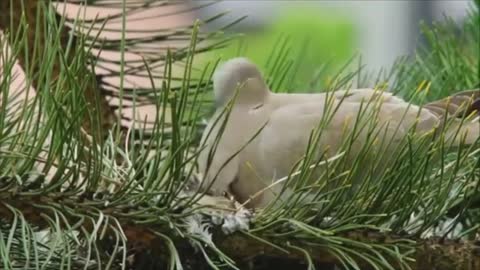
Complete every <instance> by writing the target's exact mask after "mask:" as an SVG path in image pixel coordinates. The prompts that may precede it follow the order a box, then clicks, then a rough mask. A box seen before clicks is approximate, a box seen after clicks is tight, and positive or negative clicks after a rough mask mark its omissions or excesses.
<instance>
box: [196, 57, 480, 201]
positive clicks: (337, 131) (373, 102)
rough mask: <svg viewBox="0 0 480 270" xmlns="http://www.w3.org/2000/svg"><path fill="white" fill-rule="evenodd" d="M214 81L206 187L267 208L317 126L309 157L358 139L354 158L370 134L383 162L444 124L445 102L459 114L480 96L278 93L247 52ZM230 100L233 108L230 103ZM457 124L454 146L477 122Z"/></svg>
mask: <svg viewBox="0 0 480 270" xmlns="http://www.w3.org/2000/svg"><path fill="white" fill-rule="evenodd" d="M213 83H214V86H213V87H214V94H215V100H216V103H217V111H216V113H215V114H214V116H213V117H212V119H210V121H209V123H208V125H207V127H206V129H205V131H204V134H203V137H202V140H201V147H202V150H201V152H200V155H199V157H198V165H199V169H200V173H201V174H202V175H203V180H202V188H203V189H204V190H206V191H207V193H209V194H211V195H213V196H222V195H224V194H225V193H228V194H231V195H233V196H234V198H235V199H236V200H237V201H239V202H241V203H242V202H246V201H247V202H248V206H249V207H262V206H265V205H266V204H268V203H269V202H270V201H272V200H273V198H274V196H276V193H278V191H279V190H280V188H281V185H272V182H275V181H277V180H278V179H281V178H284V177H286V176H288V175H289V174H290V173H291V172H292V169H294V167H295V165H296V164H297V163H298V162H299V161H300V160H302V158H304V157H305V152H306V150H307V147H308V145H309V141H310V140H311V135H312V132H313V131H314V130H321V131H320V132H321V134H320V135H319V139H318V140H317V141H316V143H315V146H316V147H315V153H314V157H315V158H314V159H313V161H312V163H315V162H318V160H319V159H320V158H321V157H324V158H325V157H326V158H328V157H332V156H334V155H336V154H337V153H338V152H339V151H340V150H341V148H342V145H343V144H344V141H345V140H346V139H348V138H351V139H352V138H353V139H352V144H351V145H352V147H351V149H350V150H349V151H348V155H349V156H348V157H347V158H350V159H351V160H353V159H354V158H355V157H356V156H357V155H358V154H359V153H360V152H361V151H363V150H362V146H363V145H365V144H366V143H367V141H371V140H372V139H373V140H377V147H376V148H375V149H374V150H372V151H375V155H376V156H374V157H376V158H377V159H378V158H379V157H380V156H379V155H380V154H381V155H383V156H382V160H383V161H385V164H386V163H387V162H386V161H387V160H388V158H389V157H388V155H389V154H390V155H392V154H393V150H394V149H395V147H398V145H399V144H400V143H401V142H402V141H403V140H404V138H405V136H406V135H407V134H408V133H409V132H414V133H415V134H419V135H424V134H433V133H434V131H435V130H438V128H439V127H440V126H441V125H442V123H444V116H446V114H445V113H448V112H449V111H448V110H447V111H445V108H446V107H448V108H449V109H451V110H452V108H453V111H455V112H458V111H460V108H458V105H459V103H460V101H461V102H463V103H464V104H467V103H468V102H470V104H471V102H472V100H473V98H477V97H478V91H470V92H465V93H466V94H463V95H458V96H455V97H454V98H453V99H452V102H448V101H447V100H442V101H439V102H434V103H431V104H428V105H426V106H424V107H423V108H421V107H418V106H416V105H413V104H410V103H408V102H406V101H405V100H403V99H401V98H398V97H395V96H393V95H392V94H391V93H389V92H383V91H378V90H374V89H356V90H342V91H335V92H329V93H318V94H286V93H273V92H271V91H270V89H269V88H268V86H267V84H266V83H265V80H264V79H263V77H262V74H261V73H260V71H259V70H258V68H257V67H256V66H255V65H254V64H253V63H251V62H250V61H249V60H247V59H245V58H234V59H231V60H229V61H227V62H226V63H225V64H223V66H221V67H220V68H218V69H217V71H216V72H215V74H214V78H213ZM230 101H232V102H230ZM229 104H230V105H231V109H230V111H228V110H227V109H226V108H227V107H229V106H228V105H229ZM449 104H452V106H453V107H452V106H450V107H449V106H447V105H449ZM462 106H465V105H462ZM226 111H228V112H226ZM359 116H362V117H359ZM364 119H365V120H364ZM225 120H226V121H225ZM460 122H461V121H460V120H455V121H454V122H453V124H452V125H450V126H449V127H448V129H447V132H446V133H445V134H446V137H450V138H452V140H455V141H452V142H453V143H456V144H459V143H461V142H465V143H467V144H468V143H473V142H475V141H476V139H477V138H478V137H479V132H480V131H479V125H478V123H474V122H470V123H468V124H465V125H460ZM223 123H225V125H223ZM372 123H374V125H373V126H372ZM319 125H321V126H322V127H321V128H318V127H319ZM359 126H361V127H362V128H359ZM460 127H461V128H460ZM459 128H460V129H459ZM372 134H374V135H373V137H372ZM456 134H458V135H457V136H455V135H456ZM349 136H350V137H349ZM352 136H353V137H352ZM378 141H381V142H383V141H386V142H389V143H383V144H382V143H380V144H379V143H378ZM378 145H381V146H378ZM366 162H368V160H367V161H366ZM318 170H321V169H320V168H319V169H318Z"/></svg>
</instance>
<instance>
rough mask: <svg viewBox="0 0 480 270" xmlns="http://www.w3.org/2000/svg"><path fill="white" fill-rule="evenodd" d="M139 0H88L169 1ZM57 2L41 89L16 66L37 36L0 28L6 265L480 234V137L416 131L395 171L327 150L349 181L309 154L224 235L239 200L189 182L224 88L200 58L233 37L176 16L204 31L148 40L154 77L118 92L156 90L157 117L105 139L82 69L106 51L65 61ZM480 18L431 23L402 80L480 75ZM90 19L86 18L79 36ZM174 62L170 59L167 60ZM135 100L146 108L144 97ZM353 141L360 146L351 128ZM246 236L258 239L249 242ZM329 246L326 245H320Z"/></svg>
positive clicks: (445, 88) (389, 245) (1, 228)
mask: <svg viewBox="0 0 480 270" xmlns="http://www.w3.org/2000/svg"><path fill="white" fill-rule="evenodd" d="M127 3H128V4H126V3H123V4H122V1H116V0H108V1H107V0H105V1H98V2H96V3H90V4H96V5H115V6H116V7H122V8H123V9H125V10H127V8H133V9H132V10H133V11H132V10H130V9H128V10H129V12H134V11H135V8H139V9H145V8H149V7H150V6H149V5H162V3H163V2H155V1H152V2H150V1H148V2H142V1H132V2H127ZM141 4H142V5H141ZM44 12H46V14H47V15H48V16H45V20H46V29H47V30H46V31H45V37H44V38H45V40H46V44H47V45H48V46H45V50H44V52H43V55H42V56H41V57H42V60H43V63H44V64H43V65H41V67H40V70H39V71H38V72H37V73H36V74H30V73H28V72H27V76H28V77H32V76H38V77H39V78H40V79H39V80H38V82H39V83H38V84H37V85H36V88H37V89H38V90H39V91H37V92H36V94H35V95H34V96H32V97H31V98H30V99H21V97H20V96H17V95H13V94H12V93H13V89H12V88H11V87H10V85H11V82H12V80H13V79H14V78H15V76H16V75H15V74H14V73H13V72H11V69H12V66H13V64H14V63H15V61H16V55H17V54H18V53H19V51H21V50H23V49H24V48H25V46H26V43H27V42H32V41H31V40H26V39H24V38H22V36H21V35H19V34H18V33H8V34H7V38H3V39H1V42H0V44H2V45H4V44H5V42H6V41H7V40H8V41H9V42H10V46H11V53H9V54H8V55H7V54H3V55H2V58H1V60H0V62H1V63H2V65H1V67H2V76H1V81H0V90H1V93H2V94H1V98H0V100H1V108H2V110H0V163H1V164H0V202H1V204H0V258H1V260H0V264H1V267H2V268H5V269H19V268H21V269H34V268H35V269H38V268H43V269H71V268H73V269H77V268H83V269H127V268H138V269H146V267H147V266H146V264H151V267H155V266H159V267H165V268H166V267H169V269H200V266H196V264H198V263H200V262H203V263H204V264H206V265H208V267H211V268H213V269H228V268H232V269H238V268H239V267H240V266H239V263H241V260H240V259H241V258H239V256H241V255H248V254H249V251H250V250H251V251H252V252H255V251H258V250H257V249H255V248H254V247H257V246H262V245H263V246H265V247H269V248H270V249H269V250H271V251H272V253H273V252H277V253H280V254H284V256H291V255H292V254H300V256H303V259H304V261H305V262H306V265H307V266H308V269H313V268H315V265H316V262H318V261H322V259H325V260H326V258H327V255H328V256H329V259H328V260H327V261H329V262H335V263H336V264H338V265H340V266H344V267H345V268H348V269H360V267H364V266H370V267H372V268H374V269H416V268H417V267H418V264H416V263H415V262H414V259H417V260H421V259H422V258H421V257H419V256H417V255H418V254H421V253H419V252H418V246H419V243H422V241H423V240H422V239H423V238H426V237H430V236H432V235H440V236H449V237H463V238H464V239H473V238H474V237H475V231H476V230H477V227H478V224H480V220H479V218H480V215H478V214H475V213H476V212H477V210H476V209H474V208H470V206H471V203H470V202H471V199H472V198H473V197H472V196H474V195H475V194H478V191H479V184H480V182H479V173H480V171H479V169H478V162H479V155H478V151H479V148H478V143H477V144H474V145H473V146H468V147H467V146H462V147H459V148H457V149H455V151H453V152H452V151H450V152H449V151H447V150H448V149H449V146H448V145H446V144H444V143H443V142H442V140H440V139H435V140H427V139H423V140H419V141H415V140H413V139H411V140H410V138H406V143H405V145H404V148H401V149H399V152H398V155H397V156H396V159H395V160H394V162H393V165H392V167H391V170H388V171H387V172H385V173H384V174H383V175H381V177H378V176H376V177H374V175H372V174H368V173H367V175H366V177H365V181H363V182H362V184H361V185H359V186H357V187H356V189H355V190H352V189H351V185H352V179H353V175H354V174H355V172H361V170H362V169H364V168H359V167H358V166H354V167H353V168H345V166H343V165H344V164H345V163H344V160H343V159H342V155H341V154H340V155H339V158H338V159H335V160H331V163H330V164H328V166H329V168H332V169H335V171H337V172H338V171H340V174H339V175H338V178H331V179H330V180H332V181H335V180H336V181H337V183H338V185H337V186H336V188H334V189H332V188H331V186H329V185H326V184H325V183H324V182H321V181H317V182H314V183H307V182H306V179H307V177H308V171H309V170H308V168H306V167H305V166H306V165H301V166H303V167H301V166H300V167H299V168H298V169H300V176H299V177H298V178H296V179H295V181H287V182H288V186H290V187H291V188H292V189H293V190H294V192H293V193H292V194H291V195H290V197H289V199H288V200H286V201H284V202H278V203H275V204H272V205H271V206H269V207H267V208H266V209H258V212H257V213H255V216H254V217H253V218H252V224H251V226H250V228H248V229H243V230H241V231H240V232H237V233H236V234H234V235H233V236H225V235H224V234H223V233H222V232H221V231H220V226H219V225H218V223H219V222H220V224H221V225H223V226H225V224H226V220H227V219H228V218H229V217H230V216H231V215H236V213H235V211H232V212H231V213H230V212H229V210H225V211H224V212H223V211H221V209H219V208H220V206H216V207H211V206H210V207H205V206H204V205H202V204H201V199H202V198H204V197H202V196H201V195H202V194H198V193H196V192H195V189H192V188H191V185H192V183H194V182H195V178H196V171H195V166H194V165H195V161H196V158H197V155H198V151H199V150H200V149H201V148H202V146H201V145H200V146H199V145H198V136H199V133H200V132H201V131H202V130H201V127H202V125H201V122H202V119H203V117H205V115H204V113H205V107H207V106H208V105H209V102H208V100H205V96H204V95H203V93H204V92H207V91H210V90H211V89H210V88H211V87H210V84H209V83H208V82H209V81H210V77H211V75H212V70H213V69H214V67H215V66H216V62H213V63H211V64H210V65H209V66H208V67H207V68H206V69H205V70H203V71H201V72H200V76H199V77H198V78H196V79H192V78H191V76H192V70H193V69H194V67H193V63H194V59H195V57H196V54H197V53H198V52H201V51H205V50H209V49H215V48H217V47H218V46H220V45H218V44H219V43H213V45H211V44H212V43H207V44H209V45H210V46H207V47H206V48H204V49H201V47H199V41H201V40H203V38H205V40H206V39H207V38H209V37H208V35H207V36H202V35H201V34H199V33H198V26H193V27H188V28H187V29H188V31H187V30H185V29H184V30H185V31H184V32H182V31H179V32H175V31H173V33H174V34H172V37H176V36H177V34H178V33H181V34H178V35H180V36H181V37H183V38H185V36H186V35H187V34H188V35H191V36H192V38H191V40H189V44H188V46H186V48H185V49H184V50H179V51H176V52H170V51H168V52H167V54H166V55H161V56H160V55H156V54H154V53H153V54H149V55H146V57H145V58H144V59H142V61H141V65H140V67H137V68H133V70H136V71H138V69H140V70H141V71H142V72H140V73H136V74H142V76H145V77H147V78H149V79H150V82H151V85H150V88H148V87H144V88H137V87H132V88H131V89H129V88H128V87H125V85H122V84H120V86H119V87H118V90H119V96H120V98H127V97H129V98H131V99H132V100H133V101H135V100H136V99H137V98H140V97H141V96H142V95H144V96H146V97H148V101H149V102H150V103H151V104H153V105H154V106H155V110H156V112H157V116H158V117H156V118H155V120H154V121H153V123H151V124H152V125H150V126H147V125H146V124H144V123H142V122H137V121H134V123H133V124H132V125H131V126H127V127H126V128H125V129H124V130H123V131H121V132H123V135H124V136H117V135H118V134H115V133H110V135H109V136H108V138H107V139H106V142H105V143H104V144H94V143H91V141H89V138H91V137H90V136H89V135H88V134H86V133H85V132H84V131H83V129H82V126H81V123H80V122H81V121H79V119H82V117H84V116H85V114H86V110H85V108H86V106H89V105H88V104H87V102H86V101H85V98H84V96H83V92H82V91H83V90H84V88H85V87H86V85H85V84H83V83H82V80H79V78H83V77H85V76H90V75H89V74H84V73H83V72H84V71H83V70H84V69H83V68H81V67H82V66H83V65H84V64H85V63H97V61H96V60H99V59H95V58H91V57H89V56H87V55H84V54H77V55H75V56H73V58H72V59H71V60H69V61H66V59H67V58H66V57H65V54H66V53H67V52H68V49H67V50H63V49H62V48H61V46H60V45H59V44H58V43H57V39H56V37H57V36H58V34H59V31H60V29H59V28H58V21H57V20H56V18H55V16H54V11H53V9H51V8H47V9H45V10H44ZM119 18H125V15H120V17H119ZM475 18H478V9H474V10H472V14H471V18H470V20H469V21H468V22H467V23H466V25H465V26H464V27H462V30H463V31H462V33H461V34H460V36H461V37H462V38H463V39H459V38H455V39H453V38H452V36H450V33H451V30H448V29H450V28H449V27H450V26H447V27H446V28H445V29H447V30H445V32H443V31H441V30H440V29H441V26H436V28H434V29H432V30H427V32H426V34H427V36H429V37H430V38H429V40H430V42H431V47H432V48H434V49H432V50H431V52H432V53H431V54H430V53H425V52H419V53H418V55H417V57H416V59H414V60H404V61H403V62H402V63H401V64H399V65H398V66H397V67H395V68H394V70H392V71H391V74H395V75H397V77H396V78H397V82H396V83H395V84H393V90H395V91H399V92H401V93H402V94H403V95H405V96H408V95H410V94H416V95H415V97H419V98H418V99H414V100H416V101H418V102H420V100H421V99H420V97H421V96H422V95H420V94H423V93H424V92H422V91H414V90H417V89H423V87H419V82H421V81H424V80H425V81H428V82H430V81H431V89H432V91H433V90H435V91H436V92H435V93H438V95H442V96H443V95H446V94H447V93H450V92H451V91H454V90H460V89H463V88H470V87H474V86H475V85H477V84H478V83H479V82H478V65H477V63H475V60H476V59H478V51H475V50H474V46H477V45H478V32H477V31H476V30H475V27H473V26H475V24H476V25H477V26H478V19H475ZM121 20H123V21H124V19H121ZM23 23H25V22H24V21H23ZM78 23H79V22H78ZM25 27H26V25H25ZM442 27H443V26H442ZM437 29H438V30H437ZM81 33H82V32H77V34H78V35H79V36H82V34H81ZM210 38H211V37H210ZM159 39H161V38H159ZM214 40H215V39H214ZM460 40H462V41H463V42H460ZM150 41H151V40H150V39H148V40H142V39H132V40H128V39H125V38H124V37H123V38H121V39H120V40H119V41H112V42H109V41H105V43H104V44H103V46H104V47H105V46H106V47H107V48H108V47H109V46H110V47H109V48H111V49H114V50H119V51H120V52H124V51H126V50H128V49H130V48H139V47H138V46H137V47H135V46H134V45H135V44H137V43H136V42H147V43H148V42H150ZM217 41H218V39H217ZM224 41H225V40H224ZM224 41H221V42H220V44H223V43H222V42H224ZM77 42H78V43H77V44H70V45H69V46H86V47H87V48H90V49H92V48H94V47H95V46H99V47H100V45H99V43H97V40H96V39H95V38H80V39H78V40H77ZM67 48H68V47H67ZM207 48H208V49H207ZM122 54H123V53H122ZM147 56H150V57H147ZM36 57H40V56H36ZM55 58H58V59H60V61H61V63H62V68H61V70H60V72H59V74H58V77H57V78H55V79H51V78H50V77H49V71H50V70H51V68H52V65H53V64H52V63H53V60H52V59H55ZM37 60H38V59H37ZM100 60H101V59H100ZM100 60H99V61H100ZM297 61H301V58H299V57H298V55H297V54H293V53H292V52H291V51H290V50H288V49H287V46H286V45H285V47H281V48H278V50H276V51H275V52H274V53H273V54H272V55H271V56H270V58H269V59H268V61H267V65H266V69H265V71H266V73H267V76H268V77H269V78H270V81H269V83H270V84H271V85H272V87H273V88H274V89H285V88H288V87H287V86H288V85H298V84H301V83H302V81H297V82H295V80H294V79H295V78H297V77H296V66H297V65H298V64H299V63H298V62H297ZM100 62H101V61H100ZM160 62H161V63H163V64H164V67H165V68H164V70H163V71H162V72H161V73H155V72H153V70H155V69H154V66H155V65H156V64H158V63H160ZM175 63H177V64H178V63H183V72H182V73H181V74H182V76H181V77H180V78H175V77H173V76H172V75H171V74H172V71H173V65H174V64H175ZM128 64H133V63H129V62H128V61H126V60H122V61H120V66H121V69H120V71H112V72H114V73H115V72H117V73H116V74H118V75H119V76H120V80H121V81H123V78H124V76H125V74H127V73H128V72H129V69H128V68H127V66H128ZM137 64H138V63H137ZM438 74H447V75H448V76H447V75H445V76H443V77H442V76H437V75H438ZM327 75H328V74H325V73H320V74H317V75H316V76H325V77H326V76H327ZM362 76H363V75H362V72H361V71H360V70H357V71H354V72H349V71H346V70H342V69H341V70H340V71H339V72H338V73H337V74H334V75H333V76H332V75H330V77H331V78H332V79H331V80H330V83H329V84H328V85H327V87H326V88H327V89H339V88H342V87H347V86H349V85H350V84H352V80H353V79H354V78H363V77H362ZM379 78H381V76H380V77H379ZM158 79H160V83H158V84H157V81H158ZM292 81H294V82H295V83H293V84H291V82H292ZM360 81H361V80H360ZM381 81H382V80H380V79H379V83H380V82H381ZM297 83H298V84H297ZM423 85H428V83H424V84H423ZM420 86H422V85H420ZM24 90H25V91H27V90H28V88H25V89H24ZM419 93H420V94H419ZM427 97H428V98H430V97H429V96H427ZM132 106H133V109H134V110H135V102H133V105H132ZM120 107H121V106H120ZM227 113H228V112H227ZM87 117H95V115H87ZM167 118H168V119H169V120H168V121H167ZM219 124H221V123H219ZM118 132H120V131H118ZM318 132H319V133H318V134H313V137H314V136H319V134H320V133H321V129H320V130H319V131H318ZM122 138H123V139H122ZM345 146H346V147H347V149H346V150H345V151H348V141H347V144H346V145H345ZM370 146H371V145H366V146H365V150H368V148H369V147H370ZM312 150H313V148H312V149H310V151H312ZM308 157H309V156H308V155H307V158H308ZM366 157H367V154H365V156H360V157H359V158H358V159H359V160H360V159H362V158H366ZM305 164H306V163H305ZM327 176H329V175H325V176H324V177H327ZM312 192H313V194H312ZM312 197H313V200H312ZM454 208H455V209H456V212H455V213H454V214H453V215H452V212H451V210H452V209H454ZM219 213H220V214H219ZM237 214H238V213H237ZM218 215H220V218H219V216H218ZM222 218H223V220H222ZM212 234H213V236H212ZM357 234H359V235H361V236H364V235H367V237H356V235H357ZM370 234H374V235H380V236H381V240H378V239H377V238H370V237H368V235H370ZM229 237H230V238H229ZM232 237H233V238H232ZM235 237H237V238H235ZM229 239H235V241H230V242H229V241H228V240H229ZM242 239H243V240H245V239H248V241H247V243H255V244H253V245H250V246H248V245H247V246H241V245H240V244H241V243H244V242H242ZM225 243H227V244H225ZM235 244H236V245H237V246H235ZM264 250H266V248H265V249H264ZM320 251H322V252H324V253H321V255H319V254H320V253H318V252H320ZM236 253H237V256H236ZM145 254H147V255H145ZM240 254H241V255H240ZM325 254H327V255H325ZM256 255H258V254H257V253H250V256H256ZM194 257H195V258H200V259H198V260H197V259H193V258H194ZM233 258H235V259H236V260H233ZM297 258H298V257H297ZM195 267H197V268H195ZM417 269H420V268H417ZM423 269H425V268H423ZM459 269H461V268H459Z"/></svg>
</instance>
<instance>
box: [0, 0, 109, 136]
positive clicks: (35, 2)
mask: <svg viewBox="0 0 480 270" xmlns="http://www.w3.org/2000/svg"><path fill="white" fill-rule="evenodd" d="M50 8H51V7H50V1H43V0H4V1H0V10H2V15H1V16H0V29H4V31H7V33H10V36H11V38H15V34H17V33H20V35H25V37H26V39H27V40H28V42H26V44H27V48H26V51H24V50H19V51H18V55H17V57H18V60H19V63H20V65H21V66H22V68H23V69H24V70H25V71H26V72H27V73H28V74H30V75H32V76H29V77H30V79H31V80H32V82H31V83H32V84H33V87H34V88H35V89H36V90H37V91H42V90H43V88H44V85H43V81H39V80H46V81H50V80H56V79H58V76H59V74H60V72H61V69H63V68H66V66H68V65H69V62H70V61H71V60H72V59H73V57H74V56H75V55H78V54H84V53H85V52H84V48H83V45H82V44H81V43H79V42H77V41H76V38H75V36H73V35H71V34H70V31H69V29H68V28H66V27H65V26H64V25H62V23H63V20H62V18H61V17H60V16H58V15H57V16H56V18H55V19H56V21H57V23H56V25H57V26H58V31H59V38H60V40H59V47H60V50H62V51H63V52H65V51H67V50H69V54H68V55H66V54H64V53H62V54H61V55H62V56H63V55H65V56H66V57H68V58H67V59H65V61H66V62H63V59H62V58H61V57H60V56H57V57H56V59H55V60H54V63H53V69H52V71H51V76H50V78H44V77H43V76H42V74H39V73H40V72H39V71H40V66H41V65H43V64H44V62H43V61H42V60H45V59H44V58H42V57H41V56H42V55H43V53H44V52H45V46H47V45H48V44H49V43H48V41H47V40H46V38H47V37H48V35H49V34H55V29H51V28H49V27H51V25H50V26H49V27H47V25H48V24H47V23H46V20H47V19H48V18H47V16H48V14H49V12H48V11H47V10H48V9H50ZM23 19H24V20H25V23H24V22H23V21H22V20H23ZM45 31H50V33H46V32H45ZM70 39H72V40H70ZM70 43H71V45H69V44H70ZM39 56H40V57H39ZM83 68H84V70H83V71H80V74H86V75H87V76H86V77H84V78H77V79H78V80H82V82H85V81H86V80H87V81H88V83H87V84H86V87H85V92H84V93H85V94H84V96H85V100H86V102H87V104H89V107H88V109H89V110H90V115H93V116H97V115H98V119H97V118H96V117H88V116H89V113H87V114H85V115H86V117H84V119H83V126H84V128H85V129H86V130H87V131H88V132H89V133H90V134H93V135H95V136H96V137H97V141H98V142H100V141H101V140H98V139H100V138H104V137H105V135H106V134H107V131H108V130H109V129H111V128H112V126H113V124H114V122H115V116H114V115H113V110H112V109H111V108H110V107H109V105H108V103H107V101H106V99H105V97H104V96H102V95H101V94H100V91H99V88H98V86H97V81H96V76H95V74H94V73H93V72H92V71H91V70H90V69H89V67H88V66H87V65H85V66H84V67H83ZM88 74H90V75H88ZM97 110H98V113H97ZM94 131H95V132H94Z"/></svg>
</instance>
